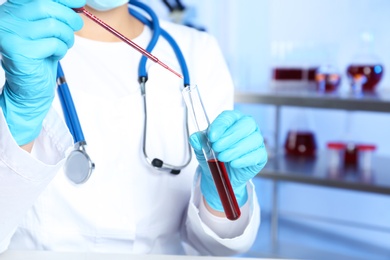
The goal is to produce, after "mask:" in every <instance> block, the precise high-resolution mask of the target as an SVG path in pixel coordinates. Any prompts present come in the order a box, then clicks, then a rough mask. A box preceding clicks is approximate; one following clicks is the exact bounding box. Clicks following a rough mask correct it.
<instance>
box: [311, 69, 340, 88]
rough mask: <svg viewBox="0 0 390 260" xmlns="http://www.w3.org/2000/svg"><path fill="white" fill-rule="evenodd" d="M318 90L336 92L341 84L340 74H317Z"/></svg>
mask: <svg viewBox="0 0 390 260" xmlns="http://www.w3.org/2000/svg"><path fill="white" fill-rule="evenodd" d="M316 83H317V90H319V91H324V92H334V91H336V90H337V89H338V87H339V85H340V83H341V77H340V75H339V74H336V73H332V74H328V73H317V74H316Z"/></svg>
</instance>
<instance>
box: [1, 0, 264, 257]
mask: <svg viewBox="0 0 390 260" xmlns="http://www.w3.org/2000/svg"><path fill="white" fill-rule="evenodd" d="M132 2H134V3H135V1H133V0H132V1H130V5H128V3H127V0H87V2H86V3H85V0H8V1H7V2H5V3H3V4H2V5H0V51H1V62H2V70H1V73H0V81H1V85H2V86H3V87H2V91H1V95H0V109H1V113H0V252H4V251H6V250H52V251H78V252H115V253H135V254H195V255H234V254H238V253H243V252H245V251H247V250H248V249H249V248H250V247H251V246H252V245H253V243H254V241H255V238H256V236H257V231H258V229H259V223H260V209H259V204H258V201H257V199H256V198H257V196H256V193H255V188H254V185H253V183H252V181H251V180H252V178H253V177H254V176H255V175H256V174H257V173H258V172H259V171H260V170H261V169H262V168H263V167H264V165H265V163H266V161H267V154H266V151H265V149H264V143H263V137H262V135H261V133H260V130H259V126H258V125H257V124H256V123H255V121H254V120H253V118H252V117H250V116H247V115H244V114H242V113H240V112H239V111H237V110H234V109H233V85H232V80H231V77H230V75H229V72H228V69H227V66H226V64H225V62H224V59H223V56H222V54H221V51H220V49H219V47H218V44H217V42H216V40H215V39H214V38H213V37H212V36H210V35H209V34H207V33H205V32H200V31H197V30H196V29H192V28H188V27H185V26H182V25H177V24H173V23H169V22H167V21H159V25H160V27H161V35H160V37H159V38H158V41H157V42H156V44H155V46H154V48H153V51H152V54H153V55H154V57H158V59H159V60H160V61H161V62H163V63H164V64H166V65H169V68H171V69H172V70H174V71H176V72H178V73H179V74H181V73H183V69H182V67H181V66H180V62H179V59H178V58H177V57H178V55H177V54H176V53H175V51H174V48H173V47H172V45H171V44H170V43H169V41H168V40H167V38H164V37H162V36H164V35H165V33H167V34H169V35H170V36H171V37H172V38H173V39H175V41H176V43H177V45H178V46H179V47H180V50H181V52H182V55H183V57H184V58H185V61H186V65H187V67H188V72H189V75H187V76H189V79H190V83H191V85H192V84H196V85H197V86H198V88H199V91H200V93H201V96H202V99H203V104H204V107H205V108H206V110H207V114H208V116H209V120H210V122H211V124H210V126H209V128H208V131H207V136H208V138H209V140H210V142H211V144H212V147H213V149H214V150H215V152H216V153H217V154H218V159H219V160H220V161H222V162H224V163H225V165H226V168H227V171H228V174H229V176H230V181H231V186H232V189H233V191H234V195H235V197H236V199H237V203H238V206H239V209H240V216H239V218H238V219H235V220H231V219H228V218H226V214H225V211H224V209H223V207H222V204H221V200H220V198H219V195H218V193H217V190H216V188H215V185H214V182H213V179H212V177H211V175H210V171H209V168H208V166H207V163H206V159H205V157H204V156H203V153H202V149H201V147H202V145H203V144H204V140H203V139H202V138H199V135H198V134H196V133H195V134H194V132H196V131H195V130H196V128H195V126H194V123H193V121H191V120H192V119H191V118H190V117H188V118H187V112H186V111H187V110H186V105H185V103H184V102H183V97H182V89H183V87H184V85H183V79H182V78H180V77H178V76H177V75H175V74H174V73H172V72H171V71H169V70H168V69H166V68H165V67H164V66H161V65H160V64H159V63H157V62H153V61H152V60H150V59H148V61H147V62H146V64H145V66H146V67H145V68H146V73H147V75H146V78H147V80H146V82H145V80H140V78H142V77H140V74H139V68H140V64H141V62H140V61H141V58H142V56H143V55H142V54H141V53H140V51H137V50H135V49H134V48H132V47H131V46H129V44H128V43H125V42H124V41H122V40H120V39H119V38H118V37H116V36H115V35H113V34H112V33H110V32H109V31H107V30H105V29H104V28H102V27H101V26H99V24H98V23H95V22H94V21H92V20H90V19H89V18H88V16H86V15H85V14H84V13H79V12H76V11H77V10H82V9H77V8H82V7H85V10H86V11H88V12H90V13H92V14H94V15H96V17H99V18H100V19H101V20H102V21H104V22H105V23H107V24H109V25H110V26H111V27H112V28H115V30H117V31H118V32H120V33H121V34H122V35H124V36H125V37H126V38H128V39H131V40H132V41H133V42H134V43H135V44H137V45H138V46H141V47H142V48H143V49H145V48H147V47H148V45H150V43H151V39H152V38H153V37H154V31H155V30H153V28H155V29H156V28H157V27H153V26H150V25H151V24H150V23H151V17H150V16H149V15H147V14H146V13H145V11H142V10H138V13H143V17H146V18H147V21H146V20H143V19H141V18H139V19H137V18H136V17H135V15H132V14H131V12H129V10H132V9H133V10H136V9H138V7H137V5H136V6H133V5H132ZM129 6H130V9H129ZM138 6H139V5H138ZM75 10H76V11H75ZM163 32H164V33H163ZM179 56H180V55H179ZM144 76H145V75H144ZM183 76H184V73H183ZM140 82H141V83H140ZM64 85H66V86H67V88H66V89H65V90H64V89H62V87H63V86H64ZM60 87H61V88H60ZM68 90H69V91H68ZM70 100H71V101H73V102H70ZM63 101H67V102H63ZM72 103H73V105H72ZM77 119H78V120H77ZM187 123H188V130H187ZM78 124H79V125H78ZM191 156H192V157H191ZM83 174H84V175H83Z"/></svg>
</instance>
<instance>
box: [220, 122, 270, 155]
mask: <svg viewBox="0 0 390 260" xmlns="http://www.w3.org/2000/svg"><path fill="white" fill-rule="evenodd" d="M256 132H257V135H258V138H257V139H259V140H257V139H255V138H254V140H253V141H257V142H256V143H254V144H252V146H253V145H260V144H261V143H262V142H263V138H262V136H261V134H260V132H259V131H258V126H257V124H256V122H255V120H254V119H253V118H252V117H250V116H242V117H240V118H239V119H237V120H236V121H235V122H234V124H232V125H231V126H230V127H229V128H227V129H225V131H224V133H223V134H222V135H220V136H219V139H217V140H215V141H214V142H213V149H214V151H216V152H218V153H221V152H223V151H225V150H226V149H229V148H231V147H234V146H235V145H236V144H237V143H239V142H240V141H241V140H243V139H245V138H250V136H251V135H252V134H254V133H256ZM252 138H253V137H252ZM258 142H260V144H259V143H258ZM243 148H245V147H243ZM247 149H248V148H247Z"/></svg>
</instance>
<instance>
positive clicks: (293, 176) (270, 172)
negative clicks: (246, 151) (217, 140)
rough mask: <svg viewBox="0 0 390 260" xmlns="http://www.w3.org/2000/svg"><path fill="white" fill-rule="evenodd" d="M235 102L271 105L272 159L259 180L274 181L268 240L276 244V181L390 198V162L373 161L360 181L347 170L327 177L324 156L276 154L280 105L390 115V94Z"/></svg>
mask: <svg viewBox="0 0 390 260" xmlns="http://www.w3.org/2000/svg"><path fill="white" fill-rule="evenodd" d="M235 103H241V104H260V105H274V106H275V108H276V110H275V136H274V139H275V143H276V145H275V149H276V151H275V155H276V156H275V157H274V158H270V159H269V161H268V163H267V165H266V167H265V168H264V169H263V170H262V171H261V172H260V173H259V174H258V177H262V178H268V179H272V180H274V182H273V184H274V185H273V203H272V204H273V205H272V219H271V239H272V244H273V245H274V246H276V245H277V233H278V181H289V182H298V183H306V184H311V185H319V186H326V187H334V188H342V189H348V190H356V191H363V192H371V193H378V194H388V195H390V174H389V173H388V168H389V163H388V161H389V160H386V158H373V170H372V173H371V175H370V176H369V177H367V176H366V178H362V174H361V173H359V172H358V171H357V170H356V169H346V170H345V171H343V172H342V173H341V174H339V175H338V176H337V175H336V176H335V175H332V174H329V172H328V171H327V166H326V156H325V155H324V154H322V156H321V154H318V156H317V157H315V158H312V159H310V158H304V159H302V158H294V157H290V156H286V155H284V154H283V153H281V152H279V151H278V147H279V145H278V140H280V139H279V136H280V127H279V125H280V109H281V107H282V106H295V107H310V108H324V109H339V110H347V111H369V112H384V113H388V112H390V92H386V91H382V92H377V93H371V94H361V95H356V94H352V93H331V94H326V93H319V92H316V91H309V90H308V91H286V90H279V91H277V90H268V91H261V92H236V93H235Z"/></svg>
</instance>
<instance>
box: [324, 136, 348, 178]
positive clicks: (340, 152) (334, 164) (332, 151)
mask: <svg viewBox="0 0 390 260" xmlns="http://www.w3.org/2000/svg"><path fill="white" fill-rule="evenodd" d="M346 148H347V145H346V144H345V143H343V142H328V143H327V157H328V168H329V170H330V172H331V173H338V172H340V170H341V168H342V167H343V165H344V154H345V150H346Z"/></svg>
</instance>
